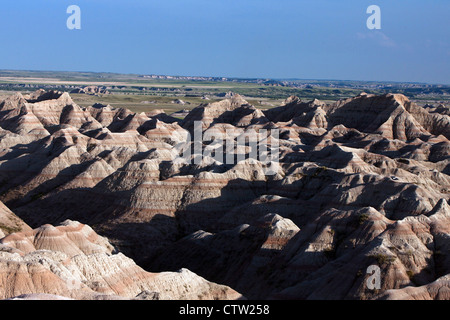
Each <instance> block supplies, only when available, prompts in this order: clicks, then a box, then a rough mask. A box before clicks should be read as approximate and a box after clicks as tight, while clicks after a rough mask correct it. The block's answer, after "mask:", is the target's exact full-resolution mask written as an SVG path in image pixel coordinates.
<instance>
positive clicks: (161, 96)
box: [0, 70, 450, 114]
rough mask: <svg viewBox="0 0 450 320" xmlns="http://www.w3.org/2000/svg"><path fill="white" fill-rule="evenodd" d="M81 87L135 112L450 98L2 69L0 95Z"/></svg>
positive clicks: (446, 90)
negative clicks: (367, 97)
mask: <svg viewBox="0 0 450 320" xmlns="http://www.w3.org/2000/svg"><path fill="white" fill-rule="evenodd" d="M181 78H183V77H181ZM185 78H186V77H185ZM85 86H97V87H102V88H104V89H105V90H107V91H108V93H107V94H97V95H87V94H74V93H71V96H72V98H73V99H74V101H75V102H76V103H77V104H79V105H81V106H89V105H92V104H94V103H102V104H109V105H111V106H113V107H124V108H128V109H130V110H132V111H135V112H145V111H150V110H153V109H164V110H165V111H166V113H169V114H170V113H172V112H174V111H178V110H181V109H192V108H194V107H196V106H198V105H199V104H201V103H208V102H214V101H218V100H221V99H223V98H224V95H225V94H226V93H227V92H230V91H231V92H234V93H238V94H240V95H242V96H243V97H244V98H245V99H246V100H247V101H248V102H249V103H251V104H252V105H254V106H256V107H257V108H262V109H267V108H271V107H273V106H278V105H280V104H281V103H282V101H283V100H284V99H286V98H287V97H289V96H291V95H296V96H298V97H300V98H301V99H302V100H305V101H309V100H313V99H319V100H323V101H336V100H339V99H345V98H349V97H353V96H356V95H358V94H359V93H361V92H363V91H364V92H366V93H373V94H384V93H402V94H405V95H406V96H407V97H408V98H410V99H411V100H413V101H415V102H418V103H419V104H425V103H432V104H439V103H444V104H448V103H449V101H450V87H449V86H443V85H429V84H417V83H384V82H364V81H341V80H270V79H226V80H225V81H223V80H220V78H218V79H214V80H192V79H152V78H148V77H143V76H142V75H135V74H116V73H91V72H54V71H12V70H0V95H5V94H8V93H11V91H20V92H23V93H29V92H32V91H35V90H37V89H40V88H42V89H45V90H60V91H67V92H70V91H71V90H73V89H75V88H82V87H85ZM204 97H207V98H208V99H204ZM176 99H180V100H183V101H185V102H186V103H187V104H184V105H183V104H176V103H172V102H173V101H174V100H176Z"/></svg>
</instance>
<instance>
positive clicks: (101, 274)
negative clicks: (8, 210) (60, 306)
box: [0, 220, 242, 300]
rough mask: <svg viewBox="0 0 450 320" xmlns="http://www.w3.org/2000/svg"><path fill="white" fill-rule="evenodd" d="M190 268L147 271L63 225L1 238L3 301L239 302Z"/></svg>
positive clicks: (89, 233)
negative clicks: (225, 300) (219, 300)
mask: <svg viewBox="0 0 450 320" xmlns="http://www.w3.org/2000/svg"><path fill="white" fill-rule="evenodd" d="M241 297H242V296H241V295H240V294H238V293H237V292H236V291H234V290H232V289H230V288H229V287H226V286H222V285H218V284H215V283H212V282H209V281H206V280H205V279H203V278H201V277H199V276H197V275H196V274H194V273H192V272H190V271H189V270H187V269H180V270H179V271H178V272H162V273H149V272H146V271H144V270H143V269H142V268H140V267H139V266H137V265H136V264H135V263H134V261H133V260H131V259H130V258H127V257H126V256H125V255H123V254H122V253H118V252H115V249H114V248H113V246H112V245H111V244H110V243H109V242H108V241H107V240H106V239H105V238H103V237H101V236H99V235H97V234H96V233H95V232H94V231H93V230H92V229H91V228H90V227H89V226H87V225H83V224H81V223H79V222H75V221H70V220H67V221H64V222H63V223H62V224H61V225H60V226H57V227H54V226H52V225H43V226H42V227H39V228H37V229H34V230H30V231H26V232H19V233H13V234H10V235H8V236H7V237H5V238H3V239H1V240H0V299H44V300H48V299H50V300H53V299H57V300H59V299H67V298H69V299H89V300H93V299H94V300H105V299H139V300H142V299H150V300H155V299H164V300H167V299H177V300H181V299H189V300H197V299H208V300H213V299H238V298H241Z"/></svg>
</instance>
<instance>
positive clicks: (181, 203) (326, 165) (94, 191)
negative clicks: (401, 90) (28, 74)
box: [0, 91, 450, 299]
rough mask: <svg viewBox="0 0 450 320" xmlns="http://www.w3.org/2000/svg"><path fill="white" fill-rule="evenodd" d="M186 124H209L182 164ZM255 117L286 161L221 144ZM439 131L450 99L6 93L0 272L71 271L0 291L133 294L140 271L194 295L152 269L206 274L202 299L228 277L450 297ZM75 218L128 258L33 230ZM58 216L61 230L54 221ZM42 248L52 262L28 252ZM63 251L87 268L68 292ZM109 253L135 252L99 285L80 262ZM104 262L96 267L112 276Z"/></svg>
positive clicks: (264, 289) (443, 131)
mask: <svg viewBox="0 0 450 320" xmlns="http://www.w3.org/2000/svg"><path fill="white" fill-rule="evenodd" d="M196 121H201V128H202V131H203V135H204V136H208V138H205V139H203V141H202V143H200V148H201V149H202V151H204V153H203V154H204V155H205V156H204V157H203V158H202V159H201V160H202V161H195V159H197V158H196V157H197V156H198V155H195V154H193V155H191V156H190V157H189V156H188V160H192V161H178V160H180V157H179V156H180V153H181V151H183V150H184V151H185V150H191V147H192V146H191V145H190V143H189V142H190V140H189V138H190V137H192V136H193V133H194V128H195V124H196ZM262 130H265V131H266V132H268V133H269V135H268V136H266V137H265V138H263V139H261V140H260V141H258V143H257V147H258V149H259V150H260V149H261V147H262V146H263V145H264V144H269V145H272V146H273V145H278V146H279V148H278V150H277V149H274V150H275V151H278V154H279V162H278V163H267V162H266V161H262V159H259V158H258V159H255V158H252V157H250V155H251V154H252V151H254V150H253V148H254V146H251V145H250V144H249V145H247V146H246V147H244V148H237V147H233V146H232V148H231V149H230V150H227V152H228V153H227V154H232V155H233V154H234V157H232V158H233V160H236V161H234V162H233V161H232V162H227V161H220V159H218V158H217V157H216V155H217V154H218V152H219V150H220V149H219V148H218V147H219V145H218V144H217V143H216V142H217V138H218V137H219V138H221V139H228V140H230V141H234V142H235V141H236V140H238V139H240V138H242V137H244V136H245V135H246V134H248V133H249V132H251V131H257V132H261V131H262ZM275 132H277V133H278V134H275ZM449 139H450V117H449V115H448V112H447V108H446V107H445V106H437V107H433V106H427V107H426V108H423V107H420V106H418V105H417V104H415V103H413V102H411V101H409V100H408V99H407V98H406V97H405V96H403V95H398V94H387V95H383V96H374V95H368V94H364V93H362V94H360V95H359V96H357V97H354V98H351V99H347V100H341V101H337V102H335V103H329V104H327V103H324V102H322V101H319V100H313V101H306V102H303V101H301V99H300V98H298V97H294V96H293V97H289V98H288V99H286V101H285V102H284V104H283V105H281V106H279V107H275V108H272V109H269V110H265V111H262V110H259V109H257V108H255V107H254V106H252V105H250V104H249V103H248V102H247V101H245V100H244V99H243V98H242V97H241V96H239V95H236V94H233V95H230V97H229V98H227V99H224V100H223V101H220V102H213V103H205V104H202V105H200V106H198V107H196V108H194V109H193V110H192V111H191V112H189V114H187V115H186V117H185V118H184V119H183V120H180V119H177V118H174V117H170V116H168V115H166V114H165V113H163V112H162V111H158V112H155V113H140V114H137V113H133V112H131V111H129V110H126V109H121V108H112V107H110V106H104V105H99V104H96V105H93V106H92V107H88V108H82V107H80V106H78V105H77V104H76V103H74V102H73V100H72V99H71V97H70V96H69V95H68V94H67V93H62V92H53V91H50V92H44V91H39V92H36V93H33V94H30V95H26V96H25V95H21V94H19V93H18V94H15V95H11V96H9V97H8V98H6V99H5V100H4V101H2V102H0V195H1V196H0V200H1V201H2V202H3V203H4V204H5V205H7V206H8V207H9V208H10V209H11V210H12V211H13V212H14V213H15V215H17V217H19V218H20V219H22V220H23V221H24V224H23V225H22V226H23V227H21V228H24V230H23V231H22V233H18V234H17V233H16V234H15V235H14V234H13V235H10V233H12V232H17V231H19V230H15V229H11V230H10V231H7V232H5V231H4V229H2V232H3V233H4V236H7V237H6V238H4V239H3V240H2V241H3V242H5V241H6V240H7V241H6V242H7V244H5V245H4V246H6V248H7V249H4V250H3V252H6V253H4V254H3V256H5V258H2V259H3V260H0V261H3V262H2V263H4V264H3V267H2V268H0V270H10V271H6V273H3V274H11V273H13V274H19V273H14V272H13V271H11V270H15V269H14V268H16V269H17V270H19V269H20V270H30V272H31V271H32V272H36V273H39V272H42V273H39V274H42V276H44V274H45V276H46V277H47V276H48V277H55V276H56V277H59V278H61V279H63V281H62V284H60V285H55V288H53V289H52V290H50V288H49V289H48V290H44V291H39V292H38V291H37V290H35V292H21V290H17V291H15V289H14V288H12V287H9V289H8V290H9V292H11V294H7V295H4V297H12V296H20V295H22V294H25V296H22V298H23V297H25V298H26V297H27V296H26V294H32V293H38V294H39V293H46V294H52V295H56V296H65V297H70V298H86V297H87V298H98V297H99V296H98V294H104V295H108V296H109V297H111V296H112V295H114V296H116V297H125V298H135V297H137V296H139V295H140V293H141V292H140V291H139V290H138V289H136V288H137V287H139V288H141V287H142V286H139V285H136V283H140V281H143V282H145V286H146V287H145V288H146V289H145V290H147V291H148V292H147V291H146V292H147V293H145V292H144V293H142V295H141V297H142V296H146V297H153V296H155V294H154V293H153V292H158V293H159V295H158V296H159V297H160V298H161V297H163V298H166V297H169V298H174V299H178V298H183V297H186V295H184V293H180V292H179V291H178V289H176V287H172V286H169V287H170V288H172V289H171V290H172V291H171V292H170V293H167V295H164V294H163V293H162V289H160V288H161V287H158V286H156V285H155V284H154V283H152V282H151V281H150V280H143V279H147V278H146V277H147V276H146V275H147V274H149V273H151V274H154V273H157V274H159V275H165V277H166V278H164V279H166V280H167V279H169V278H170V277H174V278H170V279H178V278H177V277H179V278H182V279H185V280H182V281H181V280H170V281H175V282H178V281H181V282H180V283H183V281H185V282H184V283H186V282H188V283H191V282H192V283H198V286H197V285H194V284H191V285H192V286H194V287H195V288H196V289H195V290H193V292H194V293H189V294H193V295H189V297H194V298H200V297H203V298H213V297H214V298H215V297H219V298H231V297H233V298H235V297H237V295H238V294H237V293H236V291H237V292H239V293H241V294H243V295H244V296H245V297H248V298H258V299H449V298H450V296H449V292H450V291H449V282H448V277H449V275H450V250H449V249H450V247H449V246H450V208H449V204H448V202H449V191H450V177H449V175H450V142H449ZM193 145H194V148H193V149H195V146H197V147H198V146H199V145H198V144H195V143H194V144H193ZM183 146H184V149H183ZM186 146H187V148H186ZM212 150H214V151H212ZM274 150H272V151H274ZM239 155H242V156H244V157H243V159H241V161H237V159H238V158H239ZM185 159H186V158H185ZM272 165H273V166H272ZM269 166H270V168H271V171H270V174H268V170H267V169H268V167H269ZM1 212H7V213H5V214H3V213H2V215H3V216H6V217H14V215H12V212H11V211H10V210H7V209H3V210H2V211H1ZM0 217H1V216H0ZM19 218H16V219H19ZM5 219H9V218H4V219H3V220H0V223H4V222H2V221H4V220H5ZM67 219H70V220H76V221H80V222H81V223H83V224H87V225H89V226H91V227H92V228H93V230H95V231H96V232H97V233H98V234H100V235H102V237H106V238H107V239H108V241H109V242H111V244H112V245H114V247H116V248H117V249H118V251H120V252H123V254H120V253H116V252H115V251H114V252H113V251H107V249H106V247H107V246H106V245H105V243H104V242H102V243H103V244H99V243H94V244H95V246H94V247H95V248H97V249H98V248H103V249H100V251H101V252H97V251H95V252H94V251H93V249H92V246H91V245H90V244H86V243H85V242H83V243H84V244H83V245H82V247H83V249H80V246H79V245H73V244H69V243H70V242H67V241H64V244H58V245H50V244H49V245H50V247H39V246H38V247H36V245H35V244H34V242H35V240H30V239H36V235H38V234H39V235H40V234H42V233H46V232H47V233H48V234H52V235H53V233H55V234H61V233H63V234H64V233H66V232H67V231H63V230H65V229H64V228H66V229H67V225H66V224H67V222H64V221H66V220H67ZM13 220H14V219H13ZM15 221H16V220H15ZM17 221H19V220H17ZM25 223H26V224H27V225H29V226H31V227H32V228H35V230H34V231H30V230H29V229H27V227H26V225H25ZM61 223H62V224H63V225H62V226H59V227H56V230H59V231H55V229H54V228H55V227H50V225H49V224H52V225H59V224H61ZM70 224H71V223H69V225H70ZM5 225H6V224H5ZM14 225H15V224H14ZM58 228H59V229H58ZM36 230H38V231H36ZM39 230H40V231H39ZM44 231H45V232H44ZM92 232H93V231H92ZM11 237H12V238H11ZM14 237H16V238H17V239H22V240H17V241H13V240H11V239H14ZM38 238H39V236H38ZM66 238H67V239H69V240H70V238H69V236H67V235H66ZM8 239H9V240H8ZM71 241H72V240H71ZM29 242H30V243H32V246H31V244H30V243H29ZM66 246H67V249H66ZM77 248H78V249H77ZM97 249H96V250H97ZM42 250H47V251H45V252H44V253H42ZM58 250H60V251H58ZM65 250H69V251H68V252H67V251H65ZM83 250H87V251H86V252H85V251H83ZM102 250H103V251H102ZM105 250H106V251H105ZM108 250H109V249H108ZM55 252H57V253H55ZM41 255H42V256H45V257H46V259H48V260H49V261H51V262H48V263H40V262H38V263H35V262H36V261H37V260H39V259H40V258H36V257H38V256H39V257H40V256H41ZM62 255H64V256H62ZM126 257H129V258H126ZM131 259H133V260H134V261H135V262H136V263H137V264H138V265H139V266H140V267H138V266H137V265H136V264H134V262H133V260H131ZM44 260H45V259H43V261H44ZM79 260H82V262H77V261H79ZM109 260H111V261H112V262H108V263H106V262H105V263H104V262H102V261H109ZM45 261H47V260H45ZM62 261H64V263H67V265H69V266H70V268H72V269H73V270H78V271H76V272H81V274H80V275H79V279H81V280H80V281H81V283H82V284H83V286H82V288H81V289H77V290H78V291H73V290H67V288H66V287H64V283H66V282H67V281H64V279H67V278H64V276H63V275H62V274H63V271H58V272H56V271H55V270H59V269H58V268H60V269H62V267H60V265H61V263H62ZM97 261H98V262H97ZM117 261H121V262H117ZM33 263H34V264H33ZM77 263H78V264H77ZM116 263H123V264H126V265H127V266H128V265H129V266H130V270H131V271H126V272H130V273H129V274H130V276H129V279H132V280H130V283H127V284H123V283H121V281H123V280H120V279H123V276H122V275H121V274H120V273H119V274H116V273H114V272H113V271H111V272H112V273H111V274H112V275H111V277H113V278H114V281H112V280H111V281H109V280H95V281H99V282H98V285H97V282H95V281H94V280H92V279H91V278H88V277H87V276H86V274H84V273H83V272H82V271H80V270H81V269H82V268H81V267H79V266H81V265H83V266H87V265H89V266H90V267H89V268H92V269H95V270H97V269H96V268H97V267H98V266H102V265H105V264H107V265H111V266H113V265H115V264H116ZM49 265H55V266H57V267H55V268H53V269H52V268H49V267H48V266H49ZM131 266H132V267H131ZM371 266H377V267H379V268H380V270H381V272H380V285H381V286H380V288H379V289H376V290H374V289H373V288H370V286H368V285H367V281H368V280H370V276H371V274H370V273H367V270H368V268H369V267H371ZM42 268H43V269H42ZM80 268H81V269H80ZM86 268H87V267H86ZM98 268H100V269H99V270H97V271H95V272H94V271H92V272H93V274H97V275H98V274H103V273H104V270H102V269H101V267H98ZM72 269H71V270H72ZM52 270H54V271H55V272H56V273H55V272H53V271H52ZM127 270H128V269H127ZM144 270H146V271H144ZM179 270H184V271H181V272H177V271H179ZM187 270H190V271H187ZM2 272H3V271H2ZM30 272H28V276H27V277H30V274H31V273H30ZM48 272H50V273H48ZM173 272H175V273H173ZM47 273H48V275H47ZM193 273H195V274H198V275H199V276H200V277H203V278H204V279H203V278H199V277H197V276H194V275H193ZM77 274H79V273H77ZM108 274H109V273H108ZM131 275H132V276H131ZM83 277H84V278H83ZM77 279H78V278H77ZM199 279H201V280H199ZM205 279H207V280H205ZM166 280H164V281H166ZM24 281H25V280H24ZM26 281H29V280H26ZM164 281H163V280H161V282H159V283H162V284H161V285H162V286H167V284H165V282H164ZM167 281H169V280H167ZM170 281H169V282H170ZM208 281H211V282H213V283H219V284H221V285H224V286H228V287H231V288H233V289H234V290H236V291H233V290H232V289H229V288H228V287H224V286H220V287H219V288H220V289H217V287H214V286H213V285H212V284H211V283H210V282H208ZM94 282H95V284H94ZM105 282H106V283H107V284H105ZM135 282H136V283H135ZM8 283H9V282H8ZM111 283H114V284H111ZM200 283H201V284H200ZM207 288H209V289H207ZM224 288H225V289H224ZM39 290H40V288H39ZM80 290H81V291H80ZM102 290H104V291H102ZM138 291H139V292H138ZM141 291H143V290H141ZM207 292H209V293H207ZM214 292H215V293H214ZM217 292H221V293H217ZM102 297H103V296H102Z"/></svg>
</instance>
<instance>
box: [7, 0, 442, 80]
mask: <svg viewBox="0 0 450 320" xmlns="http://www.w3.org/2000/svg"><path fill="white" fill-rule="evenodd" d="M69 5H78V6H79V7H80V9H81V30H69V29H68V28H67V26H66V20H67V18H68V17H69V16H70V15H69V14H67V13H66V10H67V7H68V6H69ZM369 5H378V6H379V7H380V8H381V30H369V29H368V28H367V26H366V21H367V19H368V18H369V16H370V15H369V14H367V13H366V10H367V8H368V6H369ZM449 16H450V1H449V0H420V1H419V0H395V1H394V0H369V1H366V0H14V1H12V0H8V1H5V0H3V1H1V2H0V69H17V70H55V71H96V72H97V71H98V72H118V73H138V74H166V75H200V76H225V77H244V78H245V77H248V78H299V79H344V80H375V81H410V82H429V83H443V84H450V24H449Z"/></svg>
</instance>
